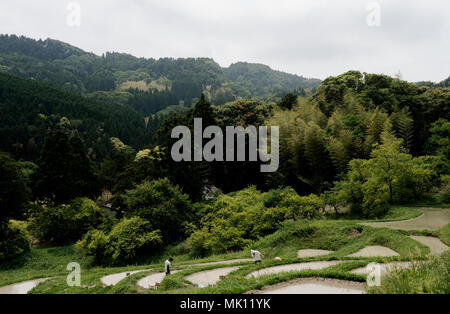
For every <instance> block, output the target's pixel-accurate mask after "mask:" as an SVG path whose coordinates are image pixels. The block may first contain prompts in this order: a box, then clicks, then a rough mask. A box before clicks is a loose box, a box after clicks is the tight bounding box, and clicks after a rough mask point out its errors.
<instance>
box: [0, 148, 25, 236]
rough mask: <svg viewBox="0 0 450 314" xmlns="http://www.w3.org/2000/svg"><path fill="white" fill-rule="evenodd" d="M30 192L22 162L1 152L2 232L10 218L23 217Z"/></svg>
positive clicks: (0, 206) (0, 227)
mask: <svg viewBox="0 0 450 314" xmlns="http://www.w3.org/2000/svg"><path fill="white" fill-rule="evenodd" d="M28 194H29V193H28V189H27V186H26V177H25V175H24V173H23V169H22V167H21V166H20V164H19V163H17V162H15V161H14V160H13V159H12V158H11V157H9V156H8V155H6V154H4V153H0V232H1V230H2V228H3V227H4V225H5V224H7V223H8V221H9V220H10V219H13V218H19V217H21V215H22V213H23V209H24V206H25V204H26V202H27V200H28Z"/></svg>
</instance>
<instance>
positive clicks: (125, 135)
mask: <svg viewBox="0 0 450 314" xmlns="http://www.w3.org/2000/svg"><path fill="white" fill-rule="evenodd" d="M0 116H1V126H0V134H2V136H1V138H0V149H1V150H3V151H7V152H11V153H14V154H15V156H16V157H18V158H22V157H23V158H26V159H28V160H36V159H38V156H39V152H40V149H41V148H42V146H43V144H44V137H45V134H46V132H47V129H48V128H49V127H50V128H55V127H57V126H59V125H60V122H61V119H64V120H65V121H66V122H65V124H64V128H65V129H67V130H77V131H78V133H79V134H80V136H81V137H82V138H83V140H84V142H85V143H86V147H87V148H88V149H89V151H90V152H91V153H90V155H91V158H92V159H98V160H101V159H102V158H103V157H104V156H105V155H106V154H107V153H108V149H109V147H110V146H109V138H110V137H111V136H114V137H118V138H120V139H122V140H124V141H126V142H127V143H130V144H131V145H133V146H135V147H138V146H139V145H142V143H144V142H146V141H147V140H148V142H150V141H151V136H148V135H147V133H146V127H145V121H144V117H143V116H141V115H139V114H138V113H136V112H135V111H134V110H133V109H131V108H128V107H126V106H123V105H117V104H108V103H103V102H100V101H95V100H92V99H89V98H84V97H81V96H79V95H77V94H74V93H70V92H65V91H62V90H61V89H58V88H55V87H53V86H50V85H49V84H44V83H40V82H37V81H35V80H24V79H22V78H19V77H16V76H12V75H10V74H5V73H0ZM64 117H66V118H64Z"/></svg>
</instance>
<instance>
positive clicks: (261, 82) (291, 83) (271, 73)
mask: <svg viewBox="0 0 450 314" xmlns="http://www.w3.org/2000/svg"><path fill="white" fill-rule="evenodd" d="M224 74H225V76H226V78H227V79H229V80H231V81H233V82H234V83H236V86H237V89H238V90H237V91H238V95H239V96H241V97H243V98H247V97H252V96H253V97H255V96H258V97H262V96H264V95H267V94H276V93H279V92H286V91H292V90H295V89H297V88H298V87H303V88H313V87H316V86H317V85H319V83H320V81H319V80H316V79H306V78H304V77H302V76H297V75H293V74H287V73H283V72H280V71H275V70H272V69H271V68H270V67H268V66H267V65H263V64H255V63H247V62H238V63H234V64H232V65H230V66H229V67H228V68H225V69H224Z"/></svg>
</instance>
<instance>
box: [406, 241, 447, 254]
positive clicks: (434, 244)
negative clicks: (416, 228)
mask: <svg viewBox="0 0 450 314" xmlns="http://www.w3.org/2000/svg"><path fill="white" fill-rule="evenodd" d="M410 238H411V239H413V240H416V241H417V242H420V243H422V244H423V245H426V246H428V247H429V248H430V253H431V254H433V255H439V254H441V253H443V252H445V251H447V250H448V249H449V247H448V246H447V245H446V244H445V243H444V242H442V241H441V240H439V239H438V238H435V237H425V236H410Z"/></svg>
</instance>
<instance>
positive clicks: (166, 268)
mask: <svg viewBox="0 0 450 314" xmlns="http://www.w3.org/2000/svg"><path fill="white" fill-rule="evenodd" d="M172 262H173V258H172V257H171V258H169V259H168V260H166V262H165V263H164V271H165V272H166V275H169V274H170V266H172Z"/></svg>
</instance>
